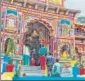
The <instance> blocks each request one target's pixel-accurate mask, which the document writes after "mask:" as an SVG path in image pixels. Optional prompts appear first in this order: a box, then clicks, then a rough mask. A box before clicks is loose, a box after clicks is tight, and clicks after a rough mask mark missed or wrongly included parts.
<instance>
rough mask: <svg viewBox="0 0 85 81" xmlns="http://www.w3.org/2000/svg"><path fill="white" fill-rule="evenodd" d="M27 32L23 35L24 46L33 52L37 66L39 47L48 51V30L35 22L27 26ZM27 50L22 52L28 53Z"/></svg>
mask: <svg viewBox="0 0 85 81" xmlns="http://www.w3.org/2000/svg"><path fill="white" fill-rule="evenodd" d="M26 27H27V31H26V33H25V35H24V46H25V48H27V50H29V51H32V50H33V51H34V52H35V55H34V58H35V60H36V62H37V63H36V64H39V56H40V54H39V48H40V47H41V45H44V47H46V48H47V50H48V51H49V48H50V44H49V43H48V42H49V41H50V30H49V29H48V28H47V27H46V26H45V25H44V24H42V23H40V22H38V21H35V22H31V23H28V24H27V26H26ZM27 50H23V51H25V52H28V51H27Z"/></svg>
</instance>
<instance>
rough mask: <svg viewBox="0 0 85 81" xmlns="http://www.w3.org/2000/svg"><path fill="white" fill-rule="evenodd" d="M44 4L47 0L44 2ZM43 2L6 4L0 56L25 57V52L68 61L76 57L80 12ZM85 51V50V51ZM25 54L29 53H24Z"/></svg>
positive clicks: (3, 4)
mask: <svg viewBox="0 0 85 81" xmlns="http://www.w3.org/2000/svg"><path fill="white" fill-rule="evenodd" d="M41 1H45V0H41ZM41 1H40V0H3V1H2V2H1V4H0V8H1V28H2V29H1V46H2V48H1V52H2V53H8V54H14V55H15V56H16V55H22V54H23V51H25V50H24V49H25V48H26V46H27V47H29V49H30V50H33V49H36V51H37V52H38V51H39V47H40V45H42V44H43V45H44V46H45V47H46V48H47V50H48V52H49V51H51V52H52V53H53V54H54V55H55V56H59V57H60V56H62V54H63V53H64V52H65V51H66V53H67V54H68V57H71V56H72V55H73V54H75V47H76V44H75V41H76V40H75V39H76V38H75V31H74V28H75V25H76V24H75V21H74V20H75V16H76V14H77V13H79V12H80V11H78V10H71V9H67V8H65V7H64V5H63V4H64V2H65V0H59V1H60V2H55V0H54V2H55V3H56V4H54V2H52V1H51V0H50V2H48V0H47V2H41ZM83 49H84V50H85V48H83ZM25 52H26V51H25Z"/></svg>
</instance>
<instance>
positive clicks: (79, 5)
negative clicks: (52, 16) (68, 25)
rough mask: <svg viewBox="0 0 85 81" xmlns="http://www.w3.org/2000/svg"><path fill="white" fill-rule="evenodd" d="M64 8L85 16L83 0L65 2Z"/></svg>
mask: <svg viewBox="0 0 85 81" xmlns="http://www.w3.org/2000/svg"><path fill="white" fill-rule="evenodd" d="M65 6H66V8H70V9H76V10H81V14H80V15H84V16H85V0H66V3H65Z"/></svg>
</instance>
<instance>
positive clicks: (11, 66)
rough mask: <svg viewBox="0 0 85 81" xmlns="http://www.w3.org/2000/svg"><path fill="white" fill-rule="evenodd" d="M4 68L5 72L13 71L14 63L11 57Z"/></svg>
mask: <svg viewBox="0 0 85 81" xmlns="http://www.w3.org/2000/svg"><path fill="white" fill-rule="evenodd" d="M6 70H7V72H13V70H14V64H13V60H12V59H10V60H9V63H8V64H7V66H6Z"/></svg>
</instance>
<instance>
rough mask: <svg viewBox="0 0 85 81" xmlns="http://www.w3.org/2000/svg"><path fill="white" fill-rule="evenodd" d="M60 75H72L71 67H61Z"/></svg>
mask: <svg viewBox="0 0 85 81" xmlns="http://www.w3.org/2000/svg"><path fill="white" fill-rule="evenodd" d="M61 76H62V77H73V74H72V68H71V67H69V68H62V72H61Z"/></svg>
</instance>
